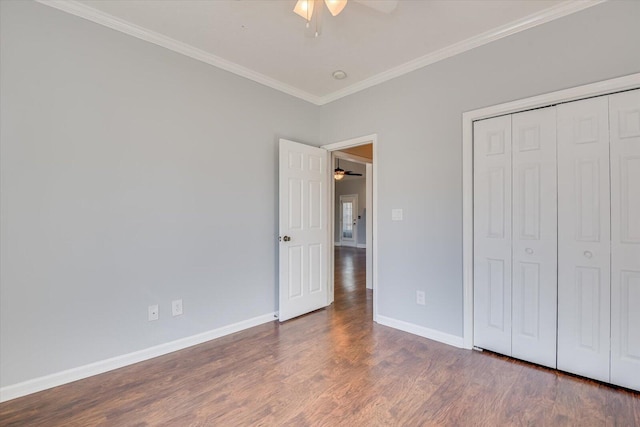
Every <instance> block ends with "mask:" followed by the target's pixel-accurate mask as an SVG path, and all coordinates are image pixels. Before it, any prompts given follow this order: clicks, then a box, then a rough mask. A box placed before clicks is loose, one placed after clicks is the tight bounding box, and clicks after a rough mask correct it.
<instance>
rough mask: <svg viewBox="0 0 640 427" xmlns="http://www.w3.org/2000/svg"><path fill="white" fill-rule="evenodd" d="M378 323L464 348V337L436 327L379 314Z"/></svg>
mask: <svg viewBox="0 0 640 427" xmlns="http://www.w3.org/2000/svg"><path fill="white" fill-rule="evenodd" d="M376 322H377V323H379V324H380V325H384V326H388V327H390V328H394V329H399V330H401V331H404V332H408V333H410V334H414V335H418V336H421V337H424V338H428V339H430V340H433V341H438V342H441V343H443V344H447V345H452V346H454V347H458V348H463V342H462V337H459V336H456V335H451V334H447V333H444V332H440V331H436V330H435V329H429V328H425V327H424V326H419V325H416V324H415V323H409V322H404V321H402V320H397V319H393V318H391V317H386V316H380V315H378V320H376Z"/></svg>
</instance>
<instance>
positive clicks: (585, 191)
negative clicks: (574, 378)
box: [558, 97, 611, 381]
mask: <svg viewBox="0 0 640 427" xmlns="http://www.w3.org/2000/svg"><path fill="white" fill-rule="evenodd" d="M609 229H610V204H609V103H608V99H607V97H599V98H593V99H587V100H584V101H576V102H571V103H567V104H562V105H559V106H558V369H561V370H563V371H567V372H572V373H574V374H578V375H583V376H586V377H590V378H595V379H597V380H600V381H609V348H610V341H609V335H610V317H611V314H610V292H611V290H610V262H609V259H610V249H609V247H610V231H609Z"/></svg>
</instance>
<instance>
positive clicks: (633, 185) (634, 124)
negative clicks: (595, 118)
mask: <svg viewBox="0 0 640 427" xmlns="http://www.w3.org/2000/svg"><path fill="white" fill-rule="evenodd" d="M609 107H610V112H609V120H610V129H611V131H610V136H611V148H610V150H611V218H612V221H611V382H612V383H614V384H618V385H621V386H624V387H630V388H633V389H636V390H640V90H634V91H630V92H622V93H618V94H615V95H611V96H610V97H609Z"/></svg>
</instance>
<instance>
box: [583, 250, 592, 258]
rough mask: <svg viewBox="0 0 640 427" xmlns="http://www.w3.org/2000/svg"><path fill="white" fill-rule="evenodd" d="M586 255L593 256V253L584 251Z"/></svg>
mask: <svg viewBox="0 0 640 427" xmlns="http://www.w3.org/2000/svg"><path fill="white" fill-rule="evenodd" d="M584 256H585V257H587V258H591V257H592V256H593V254H592V253H591V251H584Z"/></svg>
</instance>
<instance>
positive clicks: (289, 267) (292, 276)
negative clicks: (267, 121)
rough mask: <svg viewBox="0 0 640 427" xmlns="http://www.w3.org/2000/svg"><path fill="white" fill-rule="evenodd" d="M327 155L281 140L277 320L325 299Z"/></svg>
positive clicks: (324, 302) (314, 306)
mask: <svg viewBox="0 0 640 427" xmlns="http://www.w3.org/2000/svg"><path fill="white" fill-rule="evenodd" d="M327 159H328V154H327V152H326V151H325V150H322V149H320V148H316V147H310V146H307V145H304V144H299V143H296V142H292V141H287V140H283V139H281V140H280V196H279V197H280V203H279V206H280V212H279V216H280V219H279V220H280V251H279V275H280V283H279V298H278V299H279V318H280V321H285V320H287V319H290V318H292V317H296V316H299V315H301V314H305V313H308V312H310V311H313V310H316V309H318V308H322V307H325V306H326V305H327V304H328V290H327V284H328V282H327V280H328V279H327V277H326V276H327V275H326V271H327V250H328V249H327V242H328V235H327V215H326V210H327V183H328V175H327V174H328V172H327ZM285 236H286V238H285Z"/></svg>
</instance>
